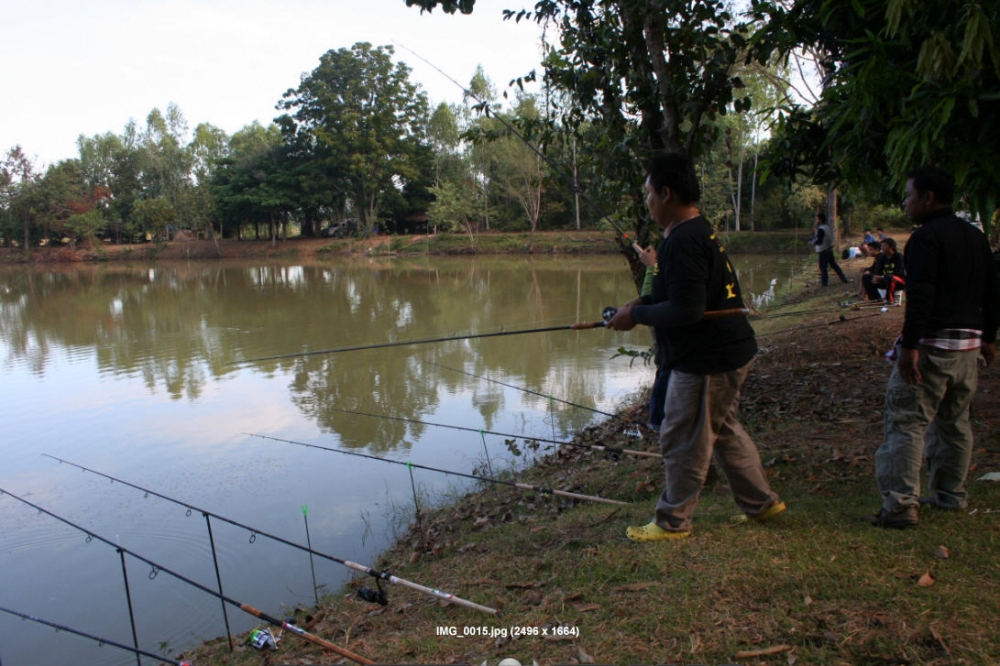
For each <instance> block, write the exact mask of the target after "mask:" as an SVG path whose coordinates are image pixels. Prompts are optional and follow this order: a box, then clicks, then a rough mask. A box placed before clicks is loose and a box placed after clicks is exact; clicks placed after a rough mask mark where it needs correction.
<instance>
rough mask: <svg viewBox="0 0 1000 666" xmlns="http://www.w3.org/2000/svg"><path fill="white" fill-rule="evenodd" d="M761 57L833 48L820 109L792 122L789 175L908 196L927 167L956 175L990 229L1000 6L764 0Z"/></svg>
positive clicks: (998, 125)
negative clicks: (913, 173)
mask: <svg viewBox="0 0 1000 666" xmlns="http://www.w3.org/2000/svg"><path fill="white" fill-rule="evenodd" d="M754 7H755V10H756V11H757V12H758V16H759V17H760V18H761V20H762V21H765V22H766V26H765V29H764V30H762V31H761V32H760V33H759V34H758V35H757V36H756V38H755V41H754V46H755V48H754V54H755V56H756V57H757V58H759V59H761V60H766V59H770V58H771V57H772V56H773V54H774V53H776V52H777V53H779V54H781V55H784V56H788V55H790V54H793V53H795V52H796V51H797V50H798V49H801V48H803V46H805V45H809V46H810V47H813V48H816V49H818V50H819V51H820V53H821V54H822V56H823V57H822V60H821V62H822V64H823V68H824V71H823V72H822V74H823V77H824V81H825V83H826V87H825V89H824V91H823V93H822V96H821V98H820V100H819V102H818V103H817V104H816V106H815V107H814V108H812V109H799V110H798V111H797V112H796V113H794V114H792V115H790V116H789V117H788V118H787V120H786V122H785V126H784V128H783V129H784V131H783V137H784V140H785V141H786V142H787V150H786V151H785V157H784V160H785V161H784V164H782V165H778V166H780V167H783V168H784V170H785V171H786V172H789V171H791V170H795V169H803V168H807V169H809V171H810V173H812V174H813V175H814V177H815V178H816V179H817V180H818V181H819V182H832V181H835V180H838V179H843V180H845V181H846V182H848V183H850V184H852V185H854V186H855V187H858V188H866V189H867V190H868V191H869V192H871V191H872V190H878V189H881V188H883V187H884V186H885V184H886V183H888V184H890V185H891V186H892V187H893V189H894V190H895V191H896V192H897V193H898V192H900V191H901V190H902V184H903V180H904V178H905V175H906V173H907V171H909V169H911V168H913V167H915V166H918V165H919V164H924V163H933V164H938V165H941V166H943V167H945V168H947V169H949V170H951V171H953V172H954V174H955V176H956V180H957V183H958V185H959V188H960V191H964V192H965V195H966V196H967V198H968V206H969V207H970V208H972V209H973V210H974V211H976V212H979V213H980V214H981V215H982V218H983V222H984V223H985V224H986V225H987V226H989V225H990V223H991V218H992V213H993V212H994V211H995V210H996V208H997V204H998V190H997V183H998V182H1000V162H998V161H997V159H996V155H997V152H998V151H1000V94H998V93H997V91H998V90H1000V3H997V2H981V1H980V0H958V1H957V2H956V1H954V0H922V1H921V2H910V1H907V0H858V1H856V2H849V3H848V2H839V1H838V0H795V1H794V2H792V3H791V6H790V7H786V6H784V3H781V2H777V1H770V2H765V1H761V2H755V3H754Z"/></svg>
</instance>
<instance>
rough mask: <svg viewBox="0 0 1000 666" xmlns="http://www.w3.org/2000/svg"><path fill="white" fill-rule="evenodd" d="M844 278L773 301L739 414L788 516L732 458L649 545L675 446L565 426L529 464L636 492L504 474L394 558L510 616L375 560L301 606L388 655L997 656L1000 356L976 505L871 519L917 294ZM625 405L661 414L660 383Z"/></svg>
mask: <svg viewBox="0 0 1000 666" xmlns="http://www.w3.org/2000/svg"><path fill="white" fill-rule="evenodd" d="M847 298H848V295H847V294H845V292H843V291H837V288H836V287H831V288H829V289H820V288H818V287H814V286H807V285H802V287H801V290H800V291H798V292H797V293H795V294H792V295H789V296H788V299H787V300H788V304H786V305H785V306H783V307H782V308H779V309H776V310H772V311H770V312H768V313H764V314H763V315H760V316H759V317H758V318H757V319H756V320H755V327H756V329H757V331H758V336H759V341H760V344H761V347H762V351H761V354H760V355H759V357H758V360H757V362H756V364H755V367H754V369H753V371H752V372H751V375H750V377H749V379H748V381H747V384H746V386H745V389H744V400H743V405H742V416H743V419H744V423H745V424H746V425H747V427H748V430H749V431H750V432H751V434H752V435H753V436H754V438H755V440H756V441H757V444H758V446H759V448H760V450H761V454H762V458H763V460H764V461H765V466H766V468H767V470H768V475H769V477H770V480H771V483H772V485H773V487H774V488H775V490H776V491H777V492H779V493H780V494H781V496H782V498H783V499H784V500H785V501H786V502H787V503H788V505H789V510H788V512H787V513H786V514H784V515H783V516H781V517H779V518H778V519H775V520H774V521H771V522H769V523H767V524H763V525H757V524H748V523H746V522H739V521H736V520H734V517H735V514H736V511H735V506H734V504H733V503H732V500H731V499H730V496H729V492H728V489H727V488H726V486H725V481H724V480H723V479H715V480H714V481H712V482H710V484H709V485H708V486H707V487H706V490H705V492H704V494H703V497H702V501H701V503H700V505H699V507H698V511H697V514H696V522H695V531H694V534H693V536H692V537H691V538H690V539H687V540H684V541H679V542H664V543H654V544H642V545H637V544H633V543H631V542H629V541H627V540H626V539H625V536H624V531H625V527H626V525H629V524H633V525H638V524H642V523H645V522H647V521H648V520H649V518H650V516H651V512H652V508H653V505H654V502H655V499H656V496H657V495H658V493H659V491H660V489H661V485H662V483H663V478H662V470H661V467H660V464H659V463H658V462H657V461H656V460H655V459H646V458H633V457H628V456H621V457H614V456H610V455H604V454H600V453H593V452H590V451H584V452H581V450H580V449H578V448H568V447H564V448H562V449H560V450H559V451H555V452H552V453H551V454H550V455H548V456H547V457H546V458H544V459H543V460H541V461H540V462H539V463H538V464H537V465H535V466H534V467H533V468H532V469H531V470H529V471H528V472H527V473H525V474H523V475H519V478H518V480H519V481H523V482H526V483H530V484H536V485H542V486H545V487H550V488H556V489H563V490H568V491H573V492H578V493H586V494H592V495H599V496H603V497H607V498H614V499H617V500H622V501H625V502H627V503H628V505H627V506H621V507H618V506H614V507H612V506H608V505H604V504H597V503H589V502H581V501H567V500H563V499H557V498H553V497H549V496H546V495H542V494H540V493H532V492H525V491H520V490H515V489H512V488H508V487H500V486H490V487H487V488H484V489H483V490H482V491H481V492H475V493H471V494H469V495H467V496H464V497H461V498H459V499H457V500H456V501H454V502H452V503H450V504H449V505H448V506H446V507H444V508H441V509H440V510H438V511H437V512H435V513H434V514H432V515H429V516H428V515H425V516H424V519H423V520H422V521H421V524H420V525H419V526H413V527H411V529H410V530H409V532H407V534H406V535H405V536H404V537H403V538H401V539H400V541H399V542H398V544H397V545H396V546H395V547H393V548H392V549H390V550H389V551H387V552H386V553H385V554H384V555H383V556H382V558H381V559H380V561H379V562H377V563H375V566H377V567H379V568H391V569H392V570H393V571H394V572H395V573H396V574H397V575H399V576H401V577H404V578H406V579H409V580H412V581H417V582H420V583H422V584H425V585H428V586H433V587H436V588H439V589H442V590H447V591H449V592H452V593H454V594H456V595H459V596H461V597H464V598H467V599H470V600H472V601H475V602H477V603H480V604H485V605H488V606H491V607H494V608H497V609H499V610H500V611H501V612H500V614H499V615H497V616H491V615H486V614H484V613H479V612H476V611H472V610H468V609H465V608H463V607H460V606H457V605H445V604H442V603H441V602H438V601H435V600H434V599H432V598H431V597H429V596H426V595H422V594H419V593H417V592H414V591H411V590H409V589H407V588H404V587H399V586H388V587H387V592H388V595H389V603H388V605H386V606H384V607H382V606H377V605H371V604H368V603H366V602H364V601H362V600H360V599H359V598H358V597H357V595H356V594H355V592H356V589H357V588H358V587H360V586H362V585H364V586H369V587H371V586H373V582H372V581H371V580H369V579H362V578H359V579H358V580H356V581H355V582H354V583H352V584H351V585H349V586H348V587H347V588H346V589H344V590H342V591H340V592H339V593H338V594H336V595H335V596H333V597H332V598H329V599H327V600H326V601H325V602H324V603H323V604H322V605H321V606H320V607H319V608H315V609H308V610H301V611H299V612H298V613H297V617H298V620H299V623H300V624H301V625H303V626H306V627H307V628H308V629H309V630H310V631H312V632H314V633H316V634H318V635H320V636H322V637H324V638H326V639H328V640H331V641H333V642H334V643H337V644H338V645H341V646H344V647H346V648H348V649H350V650H352V651H353V652H355V653H357V654H360V655H363V656H365V657H367V658H369V659H371V660H373V661H376V662H379V663H408V664H432V663H434V664H451V663H469V664H482V663H484V662H486V663H488V664H491V665H492V664H496V663H497V662H499V660H500V659H502V658H505V657H513V658H515V659H517V660H519V661H520V662H521V663H522V664H530V663H532V662H537V663H538V664H540V665H541V666H548V665H549V664H569V663H604V664H665V663H685V664H710V665H714V664H729V663H739V664H745V665H750V664H787V665H793V664H885V665H888V664H984V665H985V664H996V663H1000V644H998V643H997V641H996V639H995V636H996V625H997V623H998V621H1000V601H998V600H1000V595H998V592H1000V589H998V588H1000V576H998V571H997V564H996V552H997V551H996V547H997V542H998V539H1000V511H998V509H1000V487H998V486H997V484H995V483H989V482H986V481H976V480H975V479H978V478H979V477H980V476H982V475H983V474H984V473H986V472H989V471H995V470H997V469H1000V435H998V433H1000V399H998V398H1000V373H998V371H997V369H996V368H990V369H988V370H985V371H984V372H983V374H982V377H981V382H980V390H979V393H978V394H977V398H976V402H975V405H974V411H973V416H974V420H973V424H974V428H975V431H976V436H977V447H976V452H975V458H974V462H973V471H972V473H971V474H970V483H969V485H970V493H971V497H970V505H969V509H968V510H967V511H965V512H961V513H957V514H952V513H942V512H935V511H930V510H928V511H924V512H922V513H921V524H920V526H919V527H918V528H916V529H914V530H908V531H898V532H897V531H883V530H877V529H874V528H872V527H869V526H868V525H866V524H865V523H864V522H863V521H862V517H863V516H864V515H865V514H868V513H871V512H873V511H874V510H875V509H876V508H877V506H878V496H877V492H876V489H875V484H874V480H873V454H874V451H875V449H876V448H877V446H878V444H879V443H880V441H881V414H882V400H883V397H884V389H885V384H886V380H887V378H888V372H889V366H888V364H887V363H886V362H885V360H884V359H883V358H882V353H883V352H884V351H885V350H886V349H887V348H888V346H889V344H890V343H891V341H892V339H893V338H894V337H895V335H896V333H897V332H898V330H899V327H900V324H901V320H902V311H901V309H898V308H893V309H889V310H888V311H886V312H881V311H880V309H879V308H874V309H872V308H861V309H848V308H844V307H841V306H839V305H838V303H839V302H841V301H844V300H846V299H847ZM795 312H798V313H800V314H798V315H795V314H794V313H795ZM779 315H780V316H779ZM643 376H644V377H645V376H646V375H645V374H644V375H643ZM620 415H621V417H622V418H625V419H628V420H631V421H633V422H636V423H644V422H645V406H644V403H643V400H642V399H639V400H637V401H636V404H635V405H631V406H625V407H623V408H622V410H621V413H620ZM625 430H626V428H625V427H624V426H623V424H622V423H621V422H620V421H616V420H611V421H608V422H606V423H604V424H602V425H599V426H596V427H593V428H591V429H588V430H586V431H584V432H581V433H579V434H578V436H577V438H576V441H577V442H578V443H600V444H602V445H609V446H619V447H624V448H629V449H646V450H651V451H653V450H656V448H657V445H656V443H655V441H654V438H653V437H652V436H651V435H647V436H645V437H644V438H642V439H636V438H635V437H633V436H630V435H627V434H625ZM399 510H400V511H403V512H404V513H405V512H406V510H405V509H399ZM449 632H454V633H455V634H456V635H454V636H452V635H448V634H449ZM442 633H443V634H444V635H441V634H442ZM244 638H245V637H244ZM186 656H187V658H189V659H191V660H192V661H193V662H194V663H195V664H199V665H200V666H204V665H206V664H209V665H220V666H221V665H223V664H240V665H243V664H248V665H249V664H260V663H267V661H268V660H270V662H271V663H281V664H332V663H338V662H339V660H340V658H339V657H338V656H337V655H336V654H333V653H329V652H324V651H322V650H321V649H319V648H317V647H315V646H312V645H311V644H309V643H305V642H303V641H301V640H300V639H298V638H296V637H294V636H290V635H288V634H287V633H286V634H285V638H284V639H282V641H281V645H280V651H279V652H277V653H274V654H273V655H268V654H262V653H259V652H256V651H255V650H253V649H252V648H249V647H246V646H244V645H240V646H238V647H237V648H236V649H235V651H234V652H233V653H230V652H229V651H228V649H227V647H226V645H225V641H224V640H218V641H215V642H213V643H210V644H207V645H205V646H202V647H201V648H200V649H198V650H196V651H194V652H192V653H190V654H188V655H186Z"/></svg>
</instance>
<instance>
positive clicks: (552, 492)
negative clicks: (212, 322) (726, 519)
mask: <svg viewBox="0 0 1000 666" xmlns="http://www.w3.org/2000/svg"><path fill="white" fill-rule="evenodd" d="M244 434H245V435H248V436H250V437H260V438H261V439H269V440H271V441H273V442H284V443H285V444H294V445H295V446H304V447H306V448H310V449H319V450H321V451H331V452H333V453H342V454H344V455H345V456H357V457H359V458H367V459H369V460H381V461H382V462H387V463H392V464H393V465H403V466H405V467H408V468H416V469H424V470H427V471H429V472H438V473H440V474H451V475H452V476H461V477H464V478H466V479H475V480H476V481H485V482H487V483H498V484H501V485H504V486H511V487H513V488H519V489H521V490H532V491H534V492H537V493H542V494H543V495H558V496H560V497H566V498H569V499H576V500H585V501H588V502H601V503H603V504H617V505H619V506H628V502H622V501H620V500H613V499H605V498H604V497H597V496H596V495H581V494H579V493H571V492H569V491H566V490H555V489H553V488H544V487H542V486H532V485H530V484H527V483H517V482H515V481H504V480H503V479H491V478H490V477H488V476H479V475H476V474H467V473H465V472H455V471H452V470H447V469H438V468H436V467H428V466H427V465H418V464H416V463H412V462H403V461H402V460H392V459H390V458H380V457H379V456H372V455H368V454H367V453H358V452H357V451H345V450H343V449H334V448H331V447H329V446H320V445H319V444H309V443H306V442H296V441H294V440H291V439H282V438H281V437H271V436H270V435H260V434H257V433H253V432H248V433H244Z"/></svg>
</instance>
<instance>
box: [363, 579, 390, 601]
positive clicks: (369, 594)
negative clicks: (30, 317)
mask: <svg viewBox="0 0 1000 666" xmlns="http://www.w3.org/2000/svg"><path fill="white" fill-rule="evenodd" d="M375 586H376V587H377V588H378V589H376V590H373V589H372V588H370V587H359V588H358V596H359V597H360V598H361V599H362V600H364V601H367V602H368V603H370V604H378V605H379V606H388V605H389V598H388V597H386V596H385V590H383V589H382V581H381V579H379V578H376V579H375Z"/></svg>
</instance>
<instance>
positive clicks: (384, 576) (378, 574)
mask: <svg viewBox="0 0 1000 666" xmlns="http://www.w3.org/2000/svg"><path fill="white" fill-rule="evenodd" d="M42 455H43V456H45V457H46V458H52V459H53V460H57V461H59V462H60V463H65V464H67V465H70V466H72V467H76V468H77V469H80V470H83V471H84V472H90V473H91V474H96V475H98V476H102V477H104V478H105V479H108V480H110V481H111V482H112V483H120V484H122V485H123V486H128V487H129V488H135V489H136V490H138V491H141V492H144V493H146V494H147V495H153V496H155V497H159V498H160V499H165V500H167V501H168V502H173V503H174V504H179V505H180V506H183V507H184V508H186V509H187V510H188V512H191V511H198V512H199V513H201V514H202V515H204V516H211V517H212V518H215V519H217V520H221V521H223V522H225V523H229V524H230V525H233V526H234V527H239V528H240V529H244V530H247V531H248V532H251V533H252V534H258V535H260V536H263V537H267V538H268V539H272V540H273V541H277V542H278V543H282V544H285V545H286V546H291V547H292V548H298V549H299V550H302V551H305V552H307V553H309V554H310V555H317V556H319V557H322V558H324V559H327V560H330V561H331V562H336V563H337V564H342V565H344V566H345V567H347V568H348V569H352V570H354V571H358V572H361V573H363V574H367V575H369V576H371V577H373V578H375V579H376V580H384V581H386V582H389V583H393V584H394V585H402V586H403V587H408V588H410V589H411V590H416V591H417V592H422V593H424V594H427V595H430V596H432V597H435V598H436V599H440V600H442V601H447V602H450V603H454V604H457V605H459V606H465V607H466V608H471V609H473V610H478V611H482V612H484V613H490V614H491V615H495V614H497V612H498V611H497V610H496V609H495V608H490V607H488V606H482V605H480V604H477V603H475V602H473V601H468V600H466V599H462V598H461V597H456V596H455V595H454V594H449V593H448V592H442V591H441V590H436V589H433V588H430V587H425V586H423V585H420V584H419V583H414V582H412V581H409V580H406V579H405V578H399V577H397V576H394V575H392V574H390V573H388V572H387V571H377V570H376V569H372V568H371V567H366V566H364V565H363V564H358V563H356V562H351V561H349V560H342V559H340V558H339V557H334V556H333V555H327V554H326V553H321V552H319V551H316V550H313V549H312V548H308V547H306V546H303V545H302V544H298V543H295V542H294V541H289V540H287V539H283V538H281V537H279V536H275V535H273V534H268V533H267V532H264V531H263V530H259V529H257V528H255V527H250V526H249V525H244V524H242V523H239V522H237V521H235V520H232V519H230V518H226V517H225V516H220V515H218V514H215V513H212V512H210V511H206V510H205V509H199V508H198V507H196V506H194V505H192V504H188V503H187V502H182V501H181V500H178V499H174V498H173V497H167V496H166V495H164V494H162V493H158V492H156V491H155V490H150V489H148V488H143V487H142V486H137V485H136V484H134V483H129V482H128V481H124V480H122V479H119V478H116V477H113V476H111V475H110V474H105V473H104V472H99V471H97V470H95V469H90V468H89V467H84V466H83V465H79V464H77V463H75V462H70V461H69V460H63V459H62V458H57V457H55V456H53V455H49V454H48V453H43V454H42ZM379 603H381V602H379ZM383 605H384V604H383Z"/></svg>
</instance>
